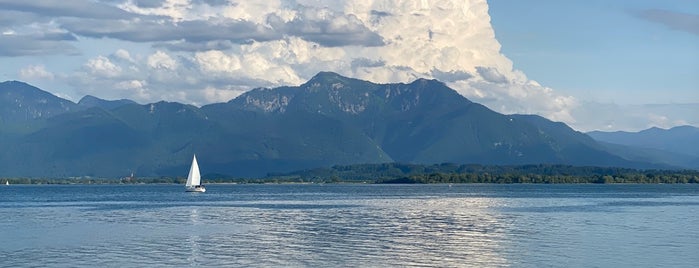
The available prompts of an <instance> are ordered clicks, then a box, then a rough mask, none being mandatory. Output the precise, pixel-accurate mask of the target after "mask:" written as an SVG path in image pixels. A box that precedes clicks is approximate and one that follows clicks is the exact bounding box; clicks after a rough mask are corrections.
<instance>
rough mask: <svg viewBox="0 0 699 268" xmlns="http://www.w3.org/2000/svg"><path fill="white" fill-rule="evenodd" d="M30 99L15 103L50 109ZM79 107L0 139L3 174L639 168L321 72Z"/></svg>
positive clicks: (562, 128) (442, 98)
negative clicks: (190, 100)
mask: <svg viewBox="0 0 699 268" xmlns="http://www.w3.org/2000/svg"><path fill="white" fill-rule="evenodd" d="M22 86H23V85H22ZM32 92H34V93H31V94H27V95H23V97H24V98H25V99H24V100H25V101H24V103H42V102H41V101H40V100H41V99H42V98H44V99H48V97H46V96H45V94H48V93H45V92H44V93H41V92H39V93H36V92H35V91H32ZM49 95H50V94H49ZM10 99H12V98H10ZM14 99H17V97H14ZM83 100H84V101H81V103H82V104H81V105H76V104H74V103H72V102H69V101H65V100H61V99H60V98H56V97H53V99H52V101H51V103H53V106H52V107H54V106H55V107H68V108H67V109H66V108H63V109H62V110H57V111H54V110H52V112H51V113H50V114H51V115H52V116H45V117H44V116H42V117H41V118H40V119H35V117H22V118H14V119H13V120H15V121H14V124H15V126H29V125H31V126H32V127H26V128H25V129H24V130H23V131H13V132H11V133H12V134H2V133H10V131H5V132H3V131H2V130H0V135H5V136H4V137H6V138H5V139H3V140H2V141H0V147H1V148H0V149H2V150H1V151H0V176H44V177H65V176H85V175H90V176H104V177H120V176H126V175H128V174H130V173H131V172H135V173H136V174H137V176H163V175H165V176H185V175H186V172H187V169H188V164H189V160H190V159H191V155H192V154H195V153H196V154H197V157H198V159H199V163H200V167H201V169H202V172H203V173H204V174H207V173H218V174H228V175H232V176H245V177H258V176H264V175H266V174H268V173H279V172H289V171H294V170H300V169H310V168H317V167H330V166H333V165H350V164H359V163H387V162H404V163H420V164H434V163H443V162H451V163H477V164H538V163H547V164H574V165H597V166H621V167H644V164H643V163H639V162H634V161H630V160H626V159H623V158H620V157H617V156H615V155H613V154H611V153H609V152H608V151H605V150H603V149H602V147H601V146H600V145H599V144H598V143H597V142H595V141H594V140H592V139H590V138H589V137H588V136H586V135H585V134H582V133H579V132H576V131H574V130H572V129H570V128H569V127H567V126H566V125H565V124H562V123H554V122H551V121H549V120H546V119H544V118H541V117H538V116H521V115H503V114H499V113H496V112H494V111H492V110H490V109H488V108H486V107H485V106H483V105H480V104H477V103H473V102H471V101H469V100H467V99H466V98H464V97H463V96H461V95H459V94H458V93H457V92H455V91H454V90H452V89H450V88H448V87H447V86H446V85H445V84H444V83H441V82H439V81H436V80H425V79H418V80H416V81H414V82H412V83H408V84H404V83H399V84H375V83H371V82H366V81H362V80H358V79H352V78H347V77H343V76H340V75H338V74H335V73H329V72H324V73H319V74H318V75H316V76H315V77H313V78H312V79H310V80H309V81H308V82H307V83H305V84H303V85H300V86H298V87H280V88H275V89H262V88H260V89H255V90H252V91H249V92H247V93H245V94H243V95H241V96H239V97H237V98H235V99H233V100H231V101H229V102H227V103H216V104H210V105H206V106H203V107H201V108H198V107H195V106H191V105H185V104H180V103H171V102H158V103H152V104H146V105H139V104H136V103H133V102H130V101H124V100H122V101H117V102H110V101H104V100H100V99H97V98H94V97H88V98H87V99H83ZM61 103H62V104H61ZM36 105H39V104H36ZM61 105H63V106H61ZM37 107H39V106H37ZM76 107H77V108H76ZM37 109H38V108H33V110H31V111H36V110H37ZM21 112H22V110H18V109H8V110H7V112H5V113H3V114H13V113H14V114H17V113H21ZM42 114H43V113H42ZM37 120H39V121H37ZM35 121H36V122H40V123H32V122H35ZM32 124H33V125H32ZM646 166H651V165H646ZM36 167H40V168H36Z"/></svg>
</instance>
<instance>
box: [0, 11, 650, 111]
mask: <svg viewBox="0 0 699 268" xmlns="http://www.w3.org/2000/svg"><path fill="white" fill-rule="evenodd" d="M0 8H2V9H3V10H2V11H0V14H8V15H12V16H15V17H17V18H18V19H16V20H8V19H7V18H2V17H0V27H2V28H1V29H2V31H3V35H2V38H0V56H21V55H29V54H49V55H75V54H76V53H82V55H81V56H82V57H83V62H82V64H81V66H79V67H76V68H75V69H74V70H73V71H63V72H62V73H59V71H58V70H53V69H51V68H50V66H48V65H46V66H44V65H41V64H42V63H33V64H31V65H29V66H24V67H23V68H24V69H25V70H27V73H26V74H27V77H29V73H28V71H30V70H34V72H33V76H31V77H34V78H35V79H45V78H48V77H51V78H52V79H54V80H60V81H62V82H64V83H66V84H68V85H70V86H71V87H73V88H74V89H75V92H74V93H73V96H72V97H73V98H74V99H78V98H80V97H82V96H83V95H95V96H100V97H104V98H115V99H119V98H125V97H129V98H134V99H135V100H136V101H140V102H152V101H156V100H159V99H166V100H170V101H178V102H185V103H191V104H195V105H203V104H207V103H211V102H220V101H227V100H228V99H230V98H232V97H235V96H238V95H240V94H241V93H243V92H245V91H247V90H250V89H252V88H256V87H274V86H281V85H298V84H300V83H303V81H306V80H307V79H309V78H311V77H312V76H313V75H314V74H316V73H318V72H320V71H332V72H337V73H340V74H342V75H346V76H349V77H357V78H360V79H365V80H370V81H374V82H377V83H389V82H408V81H412V80H414V79H416V78H436V79H440V80H442V81H445V82H447V83H448V85H449V86H450V87H452V88H455V89H456V90H457V91H458V92H459V93H460V94H462V95H464V96H466V97H467V98H470V99H473V100H474V101H478V102H480V103H483V104H485V105H487V106H489V107H491V108H492V109H495V110H496V111H499V112H503V113H535V114H539V115H543V116H545V117H547V118H549V119H552V120H556V121H564V122H566V123H570V124H573V125H575V123H576V118H575V117H574V116H573V113H572V111H573V110H574V109H575V108H576V107H578V106H579V102H578V101H577V100H576V99H575V98H574V97H572V96H567V95H565V94H562V93H560V92H557V91H555V90H554V89H552V88H549V87H546V86H542V85H540V84H539V83H538V82H536V81H533V80H531V79H529V78H527V76H526V75H525V74H524V73H523V72H521V71H519V70H516V69H514V67H513V63H512V61H511V60H510V59H508V58H507V57H506V56H505V55H503V54H502V53H501V52H500V43H499V42H498V41H497V40H496V38H495V33H494V30H493V27H492V26H491V23H490V15H489V14H488V3H487V2H486V0H466V1H457V0H440V1H436V0H424V1H397V0H348V1H343V2H337V1H331V0H270V1H224V0H211V1H207V0H101V1H88V0H79V1H68V2H66V3H60V4H58V3H56V2H55V1H43V0H41V1H24V2H17V1H9V0H0ZM650 15H653V14H650ZM650 15H648V16H650ZM661 15H662V14H661ZM644 16H645V15H644ZM653 16H654V15H653ZM653 16H651V17H653ZM653 18H654V17H653ZM110 41H118V42H116V43H117V44H120V47H113V46H108V47H111V48H112V49H111V51H105V50H96V49H91V50H89V52H87V51H86V50H85V49H84V48H81V49H80V50H78V49H77V48H76V47H78V46H79V45H78V44H79V42H89V43H90V46H100V44H104V43H106V42H110ZM79 51H81V52H79ZM95 51H98V52H95ZM32 66H44V67H42V68H43V69H37V68H36V67H32ZM32 68H34V69H32ZM40 71H43V72H40ZM49 73H52V74H54V75H53V76H51V75H48V74H49ZM33 82H36V80H34V81H33Z"/></svg>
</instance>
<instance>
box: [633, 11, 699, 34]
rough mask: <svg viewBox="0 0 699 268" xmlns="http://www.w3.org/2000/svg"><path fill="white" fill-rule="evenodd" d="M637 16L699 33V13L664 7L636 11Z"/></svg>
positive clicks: (681, 29) (670, 26) (677, 28)
mask: <svg viewBox="0 0 699 268" xmlns="http://www.w3.org/2000/svg"><path fill="white" fill-rule="evenodd" d="M634 14H635V15H636V16H637V17H639V18H642V19H645V20H648V21H652V22H656V23H660V24H663V25H665V26H667V27H669V28H670V29H673V30H679V31H685V32H688V33H691V34H695V35H699V15H698V14H688V13H682V12H677V11H670V10H663V9H647V10H643V11H638V12H635V13H634Z"/></svg>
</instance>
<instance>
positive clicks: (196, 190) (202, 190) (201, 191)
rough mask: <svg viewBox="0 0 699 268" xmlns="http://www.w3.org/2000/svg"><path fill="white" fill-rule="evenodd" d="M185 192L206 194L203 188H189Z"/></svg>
mask: <svg viewBox="0 0 699 268" xmlns="http://www.w3.org/2000/svg"><path fill="white" fill-rule="evenodd" d="M185 192H197V193H203V192H206V188H204V186H189V187H187V188H185Z"/></svg>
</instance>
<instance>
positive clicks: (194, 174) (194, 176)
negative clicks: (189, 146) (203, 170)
mask: <svg viewBox="0 0 699 268" xmlns="http://www.w3.org/2000/svg"><path fill="white" fill-rule="evenodd" d="M184 189H185V191H187V192H200V193H203V192H206V188H204V185H201V175H200V174H199V164H197V156H196V155H194V157H193V158H192V167H190V168H189V176H187V183H186V184H185V185H184Z"/></svg>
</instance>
